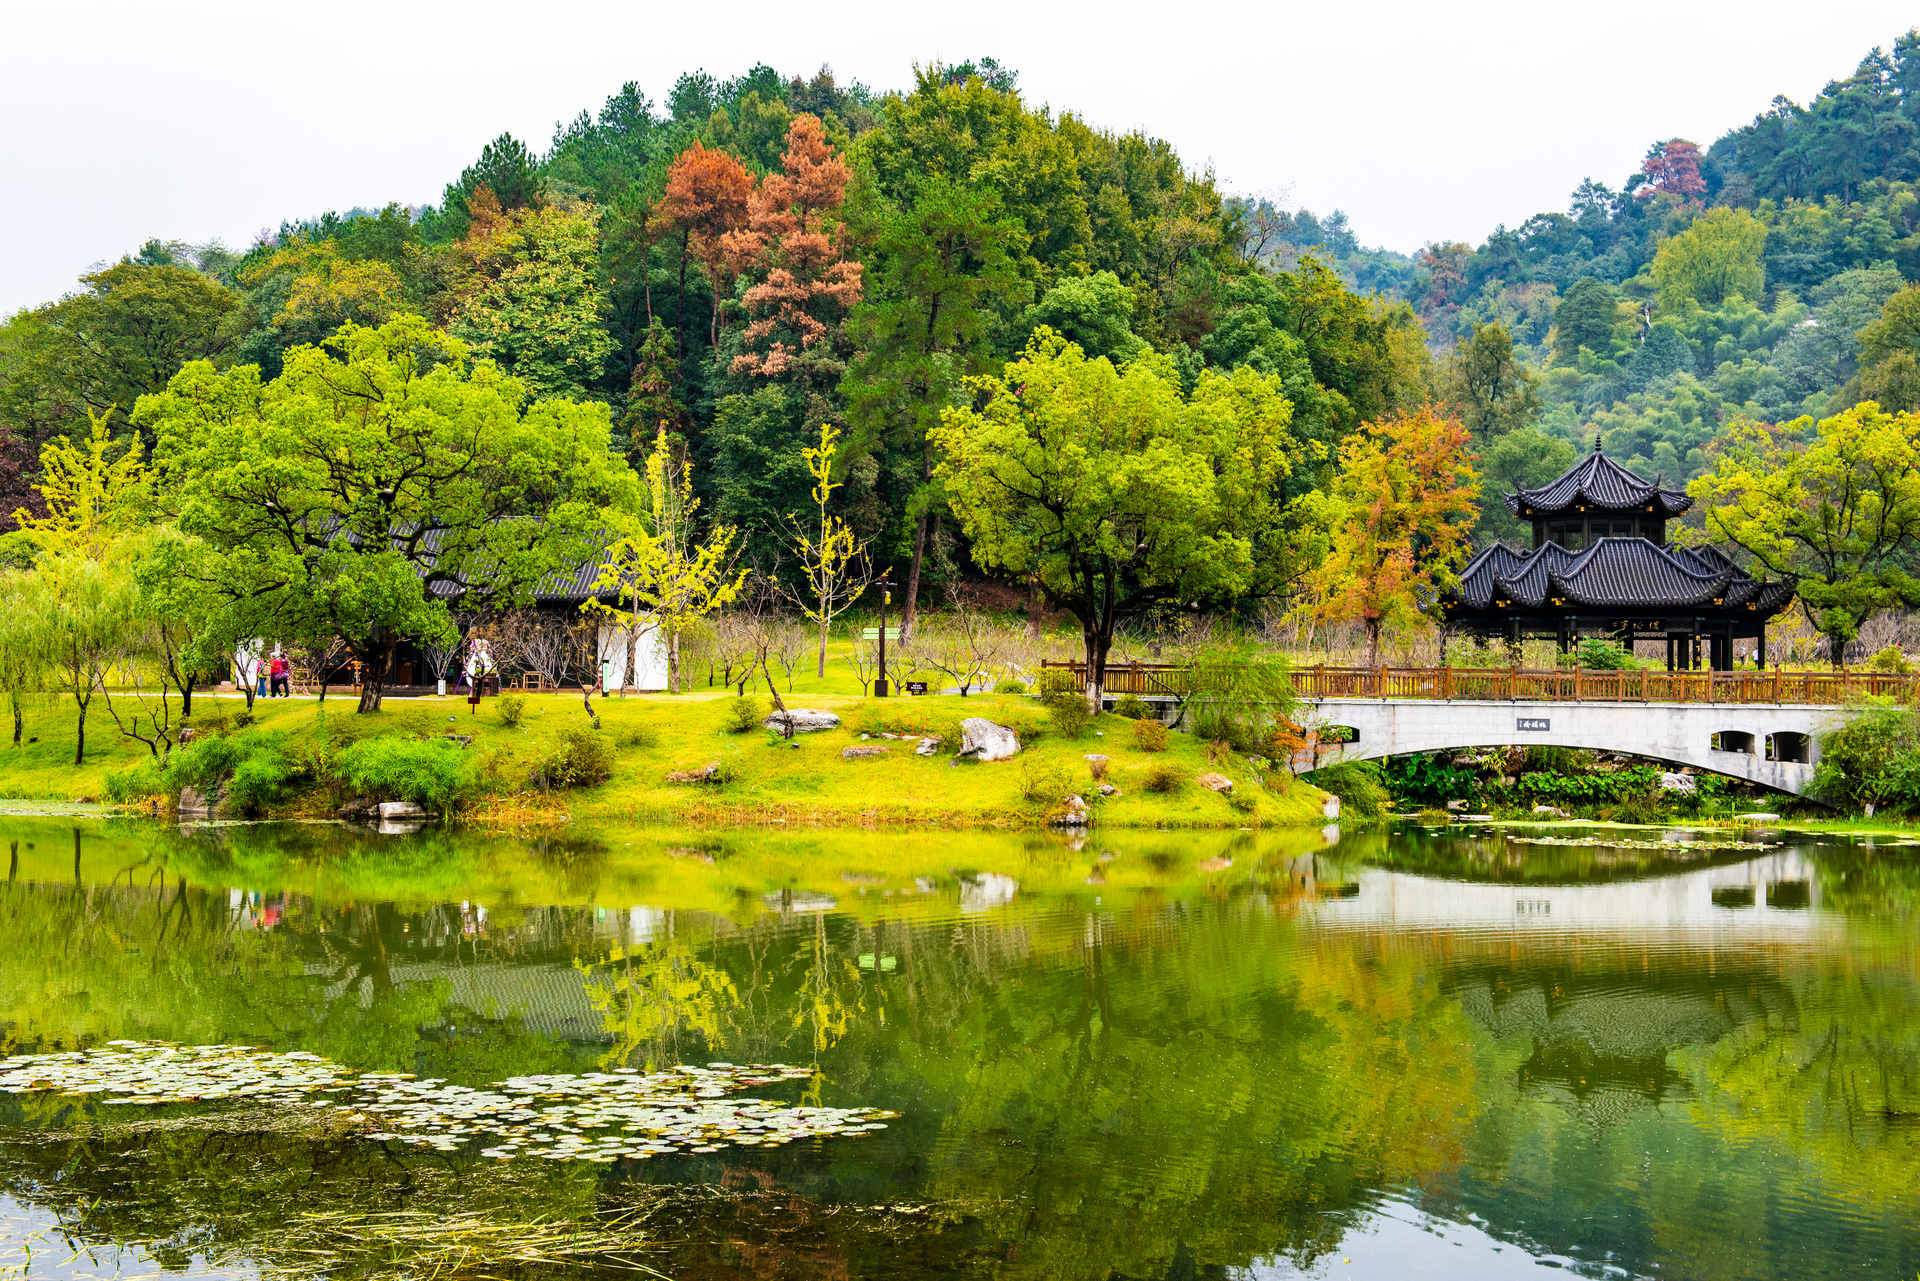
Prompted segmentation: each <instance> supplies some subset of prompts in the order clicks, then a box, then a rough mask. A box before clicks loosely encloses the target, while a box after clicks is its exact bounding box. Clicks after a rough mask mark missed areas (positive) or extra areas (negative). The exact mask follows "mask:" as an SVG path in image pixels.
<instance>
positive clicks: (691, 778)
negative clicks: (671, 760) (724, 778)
mask: <svg viewBox="0 0 1920 1281" xmlns="http://www.w3.org/2000/svg"><path fill="white" fill-rule="evenodd" d="M719 777H720V762H719V761H715V762H713V764H711V765H709V766H707V767H706V768H705V769H687V770H675V771H674V772H673V773H671V774H669V775H667V781H668V782H669V783H712V782H715V781H716V780H718V779H719Z"/></svg>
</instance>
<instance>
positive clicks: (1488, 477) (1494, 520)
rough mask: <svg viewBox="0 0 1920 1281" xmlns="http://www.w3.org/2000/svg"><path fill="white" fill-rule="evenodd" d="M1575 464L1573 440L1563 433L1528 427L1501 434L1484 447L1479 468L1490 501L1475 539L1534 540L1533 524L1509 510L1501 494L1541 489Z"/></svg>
mask: <svg viewBox="0 0 1920 1281" xmlns="http://www.w3.org/2000/svg"><path fill="white" fill-rule="evenodd" d="M1572 465H1573V444H1572V443H1571V442H1570V441H1568V440H1566V439H1565V438H1564V437H1561V436H1549V435H1547V434H1546V433H1545V432H1539V431H1532V430H1525V431H1511V432H1508V433H1507V434H1506V435H1504V436H1500V437H1498V438H1496V439H1495V440H1494V442H1493V443H1492V444H1491V445H1489V446H1487V447H1486V448H1485V449H1482V450H1481V451H1480V456H1479V459H1478V462H1477V466H1476V468H1475V470H1477V471H1478V472H1479V473H1480V476H1481V479H1482V480H1483V481H1484V482H1485V484H1486V491H1485V492H1486V496H1487V497H1486V501H1484V502H1482V503H1481V504H1480V520H1479V523H1478V524H1476V525H1475V526H1474V527H1473V533H1474V540H1475V541H1476V542H1478V543H1480V544H1482V545H1483V546H1484V545H1485V544H1487V543H1490V542H1492V541H1493V540H1494V539H1496V538H1509V539H1518V540H1520V541H1521V542H1522V543H1523V544H1524V543H1525V542H1527V541H1528V540H1530V538H1531V536H1532V527H1531V526H1529V525H1523V524H1521V523H1520V522H1519V521H1517V520H1515V519H1514V518H1513V515H1512V514H1511V513H1510V512H1508V511H1507V505H1506V504H1505V503H1504V502H1502V501H1501V499H1500V497H1499V495H1502V494H1510V493H1517V492H1518V491H1520V490H1522V489H1537V488H1538V487H1540V486H1541V485H1544V484H1546V483H1547V482H1548V481H1550V480H1552V479H1553V478H1554V477H1556V476H1558V475H1560V474H1561V473H1562V472H1564V471H1566V469H1567V468H1569V467H1571V466H1572Z"/></svg>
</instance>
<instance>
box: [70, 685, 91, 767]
mask: <svg viewBox="0 0 1920 1281" xmlns="http://www.w3.org/2000/svg"><path fill="white" fill-rule="evenodd" d="M91 701H92V697H91V695H89V697H88V698H87V700H86V701H84V702H83V701H82V700H81V699H80V698H79V697H78V696H76V697H75V698H74V700H73V702H74V706H75V707H77V708H78V709H79V711H80V719H79V722H78V723H77V724H75V725H74V727H73V763H74V764H75V765H84V764H85V763H86V760H87V702H91Z"/></svg>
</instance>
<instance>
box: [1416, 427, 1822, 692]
mask: <svg viewBox="0 0 1920 1281" xmlns="http://www.w3.org/2000/svg"><path fill="white" fill-rule="evenodd" d="M1506 499H1507V510H1508V511H1510V512H1512V513H1513V514H1514V515H1515V516H1516V517H1518V518H1519V519H1521V520H1525V521H1531V522H1532V523H1533V546H1532V548H1531V549H1529V550H1526V551H1521V550H1519V549H1517V548H1514V547H1510V546H1508V545H1507V544H1506V543H1495V544H1493V545H1492V546H1491V547H1487V548H1485V549H1483V550H1482V551H1480V552H1478V553H1476V554H1475V555H1474V557H1473V559H1472V560H1470V561H1469V562H1467V566H1466V568H1465V569H1463V570H1461V571H1460V585H1459V587H1458V588H1456V589H1455V590H1453V591H1452V592H1449V593H1448V594H1447V595H1446V596H1445V597H1443V598H1442V600H1441V602H1440V610H1441V613H1442V616H1443V617H1444V618H1445V620H1446V624H1447V628H1448V630H1449V631H1451V632H1454V633H1456V634H1459V633H1464V634H1467V635H1472V636H1484V637H1488V638H1492V637H1500V638H1502V639H1504V640H1506V641H1507V643H1508V644H1509V645H1512V646H1515V647H1517V646H1518V645H1519V643H1520V641H1521V640H1522V639H1523V638H1530V637H1537V636H1551V637H1553V638H1554V639H1556V640H1557V641H1559V643H1560V650H1561V652H1562V653H1565V652H1567V651H1568V650H1570V649H1572V648H1573V646H1574V644H1575V643H1576V642H1577V641H1578V639H1579V637H1580V636H1581V635H1583V634H1587V635H1604V636H1608V637H1611V638H1614V639H1617V640H1619V641H1621V642H1622V643H1623V644H1629V645H1630V644H1631V643H1632V642H1633V641H1636V640H1664V641H1666V643H1667V668H1668V670H1670V671H1671V670H1674V669H1676V668H1683V669H1684V668H1696V667H1701V666H1703V665H1704V666H1707V667H1711V668H1712V669H1713V670H1715V671H1730V670H1732V668H1733V664H1734V653H1735V647H1736V644H1737V643H1738V642H1740V641H1745V640H1751V641H1752V642H1753V648H1752V653H1753V656H1754V658H1755V660H1756V661H1757V662H1758V663H1759V664H1761V665H1762V666H1764V665H1765V664H1766V643H1767V642H1766V627H1767V621H1768V620H1769V619H1771V618H1772V617H1773V616H1774V615H1776V614H1778V613H1779V612H1780V611H1781V610H1783V609H1785V608H1786V607H1787V606H1788V605H1789V604H1790V603H1791V602H1792V600H1793V593H1794V585H1793V583H1792V582H1773V583H1763V582H1758V581H1756V580H1754V579H1753V578H1751V577H1750V576H1748V575H1747V574H1746V573H1745V572H1743V571H1742V570H1741V569H1740V568H1739V567H1738V566H1737V565H1735V564H1734V563H1733V562H1732V561H1730V560H1728V559H1727V558H1726V557H1725V556H1723V555H1721V554H1720V553H1719V552H1717V551H1715V550H1713V549H1712V548H1710V547H1702V548H1688V547H1669V546H1668V545H1667V534H1666V530H1667V521H1669V520H1671V519H1672V518H1673V517H1675V516H1678V515H1680V514H1681V513H1682V512H1684V511H1686V510H1687V508H1688V507H1690V506H1692V504H1693V500H1692V499H1691V498H1689V497H1687V495H1685V494H1683V493H1681V492H1679V491H1678V490H1672V489H1664V488H1662V487H1660V486H1659V485H1656V484H1652V483H1649V482H1648V481H1645V480H1642V479H1641V478H1640V477H1638V476H1636V475H1634V474H1633V473H1632V472H1630V471H1628V470H1627V469H1626V468H1624V467H1621V466H1620V465H1619V464H1617V463H1615V462H1614V461H1613V460H1612V459H1610V458H1608V457H1607V456H1606V454H1605V453H1603V452H1602V451H1601V449H1600V444H1599V441H1598V440H1596V441H1595V442H1594V446H1593V453H1591V454H1589V455H1588V456H1587V457H1585V458H1583V459H1581V460H1580V461H1579V462H1578V463H1576V464H1574V466H1573V467H1571V468H1570V469H1568V470H1567V472H1566V473H1565V474H1564V475H1562V476H1560V477H1559V479H1557V480H1555V481H1553V482H1552V483H1551V484H1548V485H1544V486H1542V487H1541V488H1539V489H1523V490H1521V491H1520V492H1519V493H1517V494H1508V495H1507V496H1506ZM1742 648H1744V647H1742Z"/></svg>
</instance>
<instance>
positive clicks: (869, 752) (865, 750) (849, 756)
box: [840, 747, 887, 761]
mask: <svg viewBox="0 0 1920 1281" xmlns="http://www.w3.org/2000/svg"><path fill="white" fill-rule="evenodd" d="M886 754H887V749H886V748H884V747H849V748H846V749H845V750H843V751H842V752H841V753H840V756H841V759H843V760H849V761H857V760H859V759H861V758H862V757H865V756H885V755H886Z"/></svg>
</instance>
